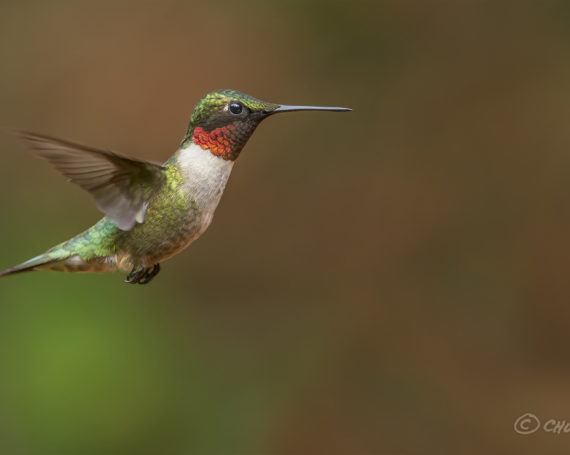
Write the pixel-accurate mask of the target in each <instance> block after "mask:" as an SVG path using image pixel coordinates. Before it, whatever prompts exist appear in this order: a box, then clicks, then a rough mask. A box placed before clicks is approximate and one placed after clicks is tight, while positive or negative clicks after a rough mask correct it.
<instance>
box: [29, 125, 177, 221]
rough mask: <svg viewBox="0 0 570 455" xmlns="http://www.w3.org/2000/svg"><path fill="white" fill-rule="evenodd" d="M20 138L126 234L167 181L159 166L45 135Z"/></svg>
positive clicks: (34, 134) (162, 169)
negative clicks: (77, 186) (91, 200)
mask: <svg viewBox="0 0 570 455" xmlns="http://www.w3.org/2000/svg"><path fill="white" fill-rule="evenodd" d="M20 135H21V136H22V137H23V138H24V139H25V140H26V141H27V142H28V143H29V144H30V145H31V149H32V151H33V152H34V153H35V154H36V155H38V156H40V157H41V158H45V159H47V160H48V161H49V162H51V163H52V164H53V165H54V166H55V168H56V169H57V170H59V171H60V172H61V173H62V174H63V175H65V176H66V177H67V178H68V179H69V180H70V181H72V182H73V183H76V184H77V185H79V186H80V187H81V188H83V189H84V190H86V191H88V192H89V193H90V194H91V195H92V196H93V198H94V199H95V205H96V206H97V208H98V209H99V210H101V211H102V212H103V213H104V214H105V215H106V216H107V217H108V218H109V219H110V220H112V221H113V222H114V223H115V224H116V225H117V226H119V228H120V229H122V230H124V231H128V230H130V229H132V228H133V226H134V225H135V224H136V223H137V222H138V223H142V222H143V221H144V215H145V211H146V206H147V202H148V199H149V198H150V196H152V194H153V193H154V192H155V191H157V190H158V189H159V188H160V187H161V186H162V185H163V184H164V181H165V179H166V175H165V173H164V168H163V167H162V166H161V165H159V164H155V163H151V162H148V161H139V160H134V159H131V158H127V157H124V156H121V155H118V154H116V153H113V152H110V151H105V150H98V149H96V148H92V147H87V146H84V145H80V144H75V143H73V142H69V141H65V140H62V139H57V138H53V137H49V136H44V135H42V134H36V133H30V132H20Z"/></svg>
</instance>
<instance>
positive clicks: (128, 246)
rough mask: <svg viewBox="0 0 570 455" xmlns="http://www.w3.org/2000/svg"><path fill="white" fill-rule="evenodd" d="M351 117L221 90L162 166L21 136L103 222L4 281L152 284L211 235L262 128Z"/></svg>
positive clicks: (206, 101) (208, 98)
mask: <svg viewBox="0 0 570 455" xmlns="http://www.w3.org/2000/svg"><path fill="white" fill-rule="evenodd" d="M350 110H351V109H349V108H344V107H325V106H291V105H284V104H275V103H269V102H266V101H261V100H259V99H257V98H254V97H252V96H250V95H246V94H244V93H241V92H238V91H236V90H229V89H224V90H216V91H213V92H210V93H208V94H206V95H205V96H204V97H203V98H202V99H200V101H199V102H198V104H197V105H196V107H195V108H194V112H193V113H192V116H191V118H190V124H189V125H188V128H187V130H186V134H185V136H184V138H183V140H182V143H181V144H180V147H179V148H178V150H177V151H176V152H175V153H174V155H172V156H171V157H170V158H169V159H168V160H167V161H166V162H165V163H163V164H158V163H154V162H150V161H143V160H138V159H134V158H130V157H126V156H124V155H120V154H118V153H115V152H112V151H107V150H100V149H97V148H93V147H88V146H84V145H80V144H77V143H74V142H70V141H67V140H62V139H57V138H54V137H50V136H45V135H43V134H36V133H31V132H20V135H21V136H22V137H23V139H25V140H26V141H27V142H28V144H29V145H30V149H31V151H32V152H33V153H34V154H35V155H37V156H39V157H41V158H44V159H46V160H48V161H49V162H50V163H51V164H52V165H53V166H55V168H56V169H58V170H59V171H60V172H61V173H63V175H64V176H65V177H67V179H68V180H69V181H71V182H73V183H75V184H77V185H79V186H80V187H81V188H83V189H84V190H86V191H88V192H89V193H90V194H91V196H92V197H93V199H94V200H95V205H96V206H97V208H98V209H99V210H100V211H101V212H103V214H104V215H105V216H104V217H103V218H102V219H101V220H100V221H99V222H97V223H96V224H95V225H93V226H92V227H90V228H89V229H87V230H86V231H85V232H82V233H81V234H79V235H77V236H75V237H73V238H72V239H69V240H67V241H65V242H63V243H60V244H59V245H56V246H54V247H53V248H50V249H49V250H47V251H46V252H45V253H43V254H40V255H39V256H36V257H34V258H32V259H30V260H28V261H26V262H24V263H22V264H20V265H17V266H15V267H12V268H9V269H7V270H4V271H2V272H0V277H2V276H6V275H12V274H15V273H20V272H26V271H33V270H52V271H64V272H95V273H104V272H113V271H116V270H123V271H126V272H129V273H128V275H127V277H126V280H125V282H126V283H130V284H135V283H138V284H147V283H149V282H150V281H151V280H152V279H153V278H154V277H155V276H156V275H157V274H158V273H159V271H160V263H161V262H164V261H165V260H167V259H169V258H171V257H172V256H174V255H176V254H178V253H179V252H181V251H182V250H183V249H185V248H186V247H187V246H188V245H190V244H191V243H192V242H194V241H195V240H196V239H198V237H200V236H201V235H202V234H203V233H204V231H205V230H206V229H207V228H208V226H209V225H210V223H211V222H212V217H213V215H214V211H215V210H216V207H217V206H218V203H219V202H220V198H221V196H222V193H223V192H224V189H225V187H226V183H227V181H228V178H229V176H230V173H231V171H232V168H233V166H234V163H235V161H236V159H237V158H238V156H239V155H240V152H241V150H242V149H243V147H244V146H245V144H246V142H247V141H248V139H249V138H250V136H251V135H252V134H253V132H254V131H255V129H256V128H257V126H258V125H259V124H260V123H261V121H263V120H264V119H266V118H267V117H270V116H272V115H274V114H279V113H282V112H294V111H337V112H339V111H350Z"/></svg>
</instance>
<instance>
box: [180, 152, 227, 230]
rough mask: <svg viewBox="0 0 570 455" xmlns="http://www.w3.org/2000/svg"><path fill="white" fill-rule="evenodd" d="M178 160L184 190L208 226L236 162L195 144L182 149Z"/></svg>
mask: <svg viewBox="0 0 570 455" xmlns="http://www.w3.org/2000/svg"><path fill="white" fill-rule="evenodd" d="M177 160H178V165H179V166H180V172H181V174H182V178H183V179H184V190H185V191H187V192H188V194H190V196H191V197H192V198H193V199H194V202H195V203H196V205H197V206H198V208H199V209H200V211H201V212H202V214H203V215H204V216H205V218H206V219H205V220H204V221H205V222H206V226H205V227H207V225H208V224H210V221H211V219H212V216H213V214H214V210H215V209H216V207H217V206H218V202H220V198H221V197H222V193H223V192H224V188H225V187H226V183H227V181H228V178H229V177H230V173H231V172H232V168H233V166H234V162H233V161H230V160H224V159H223V158H221V157H219V156H215V155H213V154H212V153H210V151H209V150H204V149H203V148H202V147H200V146H198V145H196V144H194V143H193V142H190V144H189V145H188V146H187V147H185V148H183V149H180V151H179V152H178V156H177ZM205 227H204V228H205Z"/></svg>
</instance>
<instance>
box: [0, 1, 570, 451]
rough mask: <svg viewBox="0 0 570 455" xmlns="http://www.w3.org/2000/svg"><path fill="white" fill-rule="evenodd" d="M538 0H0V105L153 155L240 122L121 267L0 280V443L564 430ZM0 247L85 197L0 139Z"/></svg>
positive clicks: (555, 176) (424, 438) (568, 400)
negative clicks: (251, 112)
mask: <svg viewBox="0 0 570 455" xmlns="http://www.w3.org/2000/svg"><path fill="white" fill-rule="evenodd" d="M569 55H570V7H569V6H568V2H565V1H544V2H537V1H526V0H520V1H517V2H510V1H422V0H415V1H399V0H381V1H379V0H376V1H356V2H348V1H340V0H327V1H324V0H322V1H300V0H299V1H284V2H261V1H255V0H244V1H241V2H223V1H216V2H196V1H186V2H182V1H174V0H168V1H161V2H147V1H143V2H134V1H130V2H123V1H100V2H65V1H59V0H56V1H50V2H40V1H36V2H33V1H32V2H16V1H6V0H4V1H3V2H2V3H0V62H1V70H0V124H1V125H3V126H6V127H15V128H23V129H28V130H32V131H38V132H43V133H46V134H50V135H56V136H61V137H64V138H68V139H71V140H76V141H78V142H82V143H85V144H90V145H93V146H98V147H104V148H111V149H113V150H116V151H120V152H123V153H126V154H130V155H133V156H138V157H142V158H147V159H154V160H164V159H166V158H167V157H168V156H169V155H170V154H171V153H173V152H174V151H175V149H176V148H177V146H178V144H179V141H180V140H181V138H182V136H183V134H184V131H185V128H186V125H187V122H188V119H189V117H190V114H191V111H192V108H193V106H194V104H195V103H196V102H197V100H198V99H199V98H200V97H201V96H202V95H203V94H204V93H206V92H208V91H210V90H213V89H217V88H235V89H239V90H242V91H244V92H246V93H251V94H253V95H255V96H258V97H260V98H263V99H267V100H269V101H275V102H282V103H289V104H325V105H326V104H329V105H341V106H343V105H345V106H349V107H352V108H353V109H354V112H352V113H350V114H328V113H299V114H290V115H287V116H285V115H283V116H280V117H275V118H272V119H270V120H268V121H267V122H264V123H263V124H262V125H261V127H260V128H259V129H258V130H257V132H256V133H255V135H254V136H253V138H252V139H251V141H250V142H249V144H248V146H247V147H246V149H245V150H244V152H243V153H242V155H241V157H240V159H239V161H238V164H237V166H236V168H235V170H234V173H233V175H232V178H231V179H230V183H229V185H228V188H227V191H226V194H225V195H224V197H223V199H222V202H221V204H220V206H219V208H218V211H217V214H216V217H215V219H214V222H213V224H212V226H211V227H210V229H209V230H208V232H207V233H206V234H205V235H204V236H203V237H202V238H201V239H200V240H199V241H198V242H196V243H195V244H194V245H192V246H191V247H190V248H189V249H188V250H186V251H185V252H184V253H183V254H181V255H179V256H177V257H176V258H174V259H172V260H170V261H168V262H167V263H165V264H163V266H164V267H163V271H162V272H161V274H160V276H159V277H158V278H157V279H156V280H155V281H154V282H153V283H152V284H150V285H149V286H146V287H143V286H130V285H126V284H123V282H122V280H123V278H124V275H123V274H108V275H68V274H56V273H33V274H23V275H20V276H14V277H10V278H5V279H3V280H2V281H1V282H0V454H7V455H20V454H22V455H28V454H31V455H36V454H37V455H40V454H41V455H51V454H53V455H56V454H57V455H62V454H122V455H128V454H137V455H141V454H165V455H170V454H172V455H179V454H180V455H182V454H194V453H196V454H247V455H257V454H260V455H264V454H268V455H271V454H288V455H291V454H317V453H326V454H417V453H437V454H441V453H465V454H471V453H472V454H481V453H518V454H535V453H543V454H547V453H568V452H567V451H568V449H569V448H570V434H568V433H567V434H551V433H547V432H545V431H543V430H539V431H538V432H536V433H534V434H532V435H528V436H523V435H519V434H517V433H516V432H515V431H514V428H513V424H514V422H515V420H516V418H517V417H518V416H520V415H522V414H524V413H526V412H531V413H533V414H536V415H537V416H538V417H539V418H540V419H541V420H542V421H543V422H545V421H546V420H548V419H557V420H566V421H570V389H569V388H568V384H569V381H570V353H569V349H570V330H569V328H570V279H569V270H570V129H569V128H568V126H567V122H568V118H570V56H569ZM0 213H1V215H0V216H1V223H0V235H1V239H2V248H1V254H0V267H1V268H4V267H9V266H12V265H14V264H16V263H19V262H22V261H23V260H25V259H28V258H29V257H32V256H34V255H36V254H38V253H40V252H42V251H44V250H45V249H47V248H48V247H51V246H52V245H54V244H56V243H59V242H60V241H62V240H64V239H66V238H68V237H71V236H72V235H74V234H76V233H78V232H80V231H81V230H83V229H85V228H86V227H88V226H90V225H91V224H92V223H94V222H95V221H96V220H97V219H98V218H99V216H100V215H99V213H98V212H97V210H96V209H95V207H94V204H93V203H92V200H91V198H90V197H89V195H87V194H85V193H84V192H83V191H82V190H81V189H79V188H78V187H75V186H74V185H71V184H68V183H66V182H65V179H64V178H62V177H61V176H60V175H59V174H58V173H57V172H56V171H54V170H53V169H52V168H51V167H50V166H49V165H47V164H46V163H44V162H42V161H41V160H36V159H34V158H33V157H31V155H29V154H28V153H26V151H25V148H24V147H23V146H22V145H21V144H20V143H19V142H18V140H17V139H15V138H14V137H12V136H10V135H8V134H3V135H1V136H0Z"/></svg>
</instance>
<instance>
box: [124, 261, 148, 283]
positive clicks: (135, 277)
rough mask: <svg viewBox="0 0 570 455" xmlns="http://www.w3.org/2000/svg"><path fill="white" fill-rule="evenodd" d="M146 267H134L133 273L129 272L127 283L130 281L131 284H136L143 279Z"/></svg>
mask: <svg viewBox="0 0 570 455" xmlns="http://www.w3.org/2000/svg"><path fill="white" fill-rule="evenodd" d="M145 270H146V269H145V268H144V267H143V266H142V265H141V266H139V267H133V270H131V273H129V274H128V275H127V279H126V280H125V283H129V284H136V283H138V282H139V280H140V279H141V277H142V276H143V274H144V273H145Z"/></svg>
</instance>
